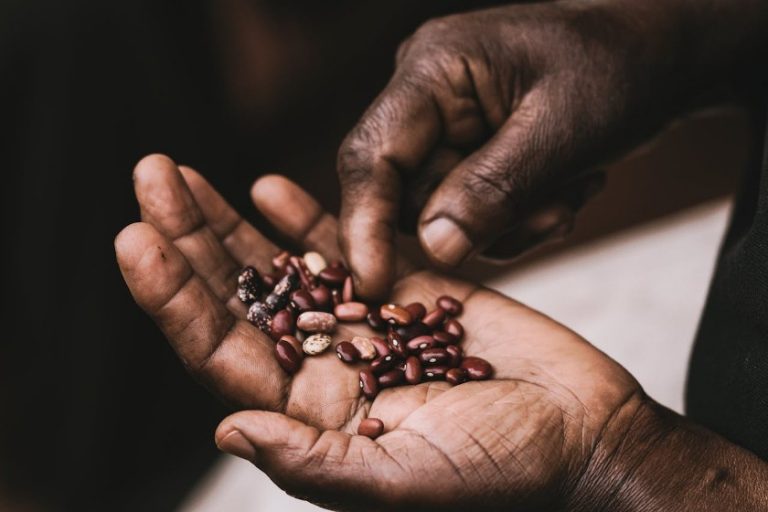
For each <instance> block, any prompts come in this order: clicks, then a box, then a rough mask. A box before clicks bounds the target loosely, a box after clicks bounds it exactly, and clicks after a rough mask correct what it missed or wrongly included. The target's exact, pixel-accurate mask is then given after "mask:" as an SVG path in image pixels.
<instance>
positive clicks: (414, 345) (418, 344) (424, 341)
mask: <svg viewBox="0 0 768 512" xmlns="http://www.w3.org/2000/svg"><path fill="white" fill-rule="evenodd" d="M405 346H406V347H408V350H409V351H410V352H416V351H417V350H424V349H427V348H432V347H434V346H435V339H434V338H433V337H432V336H418V337H416V338H413V339H412V340H411V341H409V342H408V343H406V344H405Z"/></svg>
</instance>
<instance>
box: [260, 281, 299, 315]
mask: <svg viewBox="0 0 768 512" xmlns="http://www.w3.org/2000/svg"><path fill="white" fill-rule="evenodd" d="M298 285H299V277H298V276H296V275H293V274H286V275H285V276H284V277H283V278H282V279H280V281H279V282H278V283H277V284H276V285H275V288H274V289H273V290H272V293H270V294H269V295H267V298H266V299H264V305H266V306H267V308H268V309H269V310H270V311H279V310H281V309H283V308H284V307H285V306H287V305H288V300H289V299H290V297H291V292H292V291H293V290H295V289H296V287H297V286H298Z"/></svg>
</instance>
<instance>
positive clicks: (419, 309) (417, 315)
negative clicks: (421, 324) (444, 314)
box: [405, 302, 427, 322]
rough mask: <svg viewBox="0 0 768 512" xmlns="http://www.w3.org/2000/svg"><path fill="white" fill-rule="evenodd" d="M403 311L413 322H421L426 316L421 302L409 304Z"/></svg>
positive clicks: (425, 309)
mask: <svg viewBox="0 0 768 512" xmlns="http://www.w3.org/2000/svg"><path fill="white" fill-rule="evenodd" d="M405 309H406V310H407V311H408V312H409V313H410V314H411V318H413V321H414V322H417V321H419V320H421V319H422V318H424V315H426V314H427V308H425V307H424V304H422V303H421V302H411V303H410V304H408V305H407V306H405Z"/></svg>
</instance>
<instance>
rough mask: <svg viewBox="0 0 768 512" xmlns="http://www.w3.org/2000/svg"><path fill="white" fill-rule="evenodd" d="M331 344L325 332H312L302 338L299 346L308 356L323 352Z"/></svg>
mask: <svg viewBox="0 0 768 512" xmlns="http://www.w3.org/2000/svg"><path fill="white" fill-rule="evenodd" d="M330 345H331V337H330V336H328V335H327V334H313V335H312V336H310V337H308V338H307V339H305V340H304V343H302V344H301V348H302V349H303V350H304V353H305V354H307V355H308V356H316V355H318V354H322V353H323V352H325V349H327V348H328V347H329V346H330Z"/></svg>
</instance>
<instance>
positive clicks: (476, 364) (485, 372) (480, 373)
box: [459, 357, 493, 380]
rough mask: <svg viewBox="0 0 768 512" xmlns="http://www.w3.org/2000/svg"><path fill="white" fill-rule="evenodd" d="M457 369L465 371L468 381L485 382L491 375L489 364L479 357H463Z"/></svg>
mask: <svg viewBox="0 0 768 512" xmlns="http://www.w3.org/2000/svg"><path fill="white" fill-rule="evenodd" d="M459 368H463V369H465V370H466V371H467V375H468V376H469V380H486V379H490V378H491V374H493V368H491V364H490V363H489V362H488V361H486V360H485V359H481V358H479V357H465V358H464V360H463V361H462V362H461V366H459Z"/></svg>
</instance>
